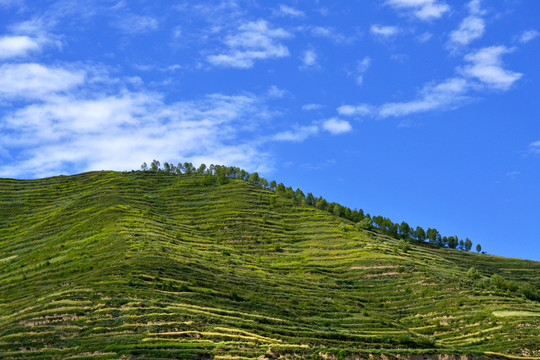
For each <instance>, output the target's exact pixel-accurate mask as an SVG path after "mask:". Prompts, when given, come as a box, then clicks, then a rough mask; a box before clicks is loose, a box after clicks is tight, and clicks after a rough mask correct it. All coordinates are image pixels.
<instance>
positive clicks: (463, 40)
mask: <svg viewBox="0 0 540 360" xmlns="http://www.w3.org/2000/svg"><path fill="white" fill-rule="evenodd" d="M480 5H481V2H480V0H471V1H469V3H468V4H467V8H468V10H469V16H467V17H466V18H465V19H463V21H462V22H461V24H460V25H459V28H457V29H456V30H454V31H452V32H451V33H450V39H449V42H450V44H451V45H452V46H465V45H468V44H470V43H471V42H473V41H474V40H476V39H479V38H481V37H482V36H483V35H484V31H485V29H486V24H485V21H484V19H482V17H481V16H482V15H484V14H485V11H483V10H482V8H481V6H480Z"/></svg>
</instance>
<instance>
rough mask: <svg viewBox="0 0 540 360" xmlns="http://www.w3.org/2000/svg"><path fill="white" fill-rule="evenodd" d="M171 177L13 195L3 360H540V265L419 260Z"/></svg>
mask: <svg viewBox="0 0 540 360" xmlns="http://www.w3.org/2000/svg"><path fill="white" fill-rule="evenodd" d="M273 197H276V195H275V194H274V193H272V192H271V191H269V190H265V189H262V188H260V187H257V186H254V185H252V184H249V183H247V182H243V181H237V180H230V181H229V182H228V183H227V184H225V185H204V184H203V183H202V177H199V176H197V175H191V176H174V175H168V174H164V173H159V174H156V173H150V172H144V173H143V172H135V173H114V172H93V173H85V174H80V175H75V176H70V177H54V178H48V179H42V180H34V181H21V180H8V179H1V180H0V358H6V359H10V358H13V359H26V358H39V359H49V358H68V357H73V358H78V359H82V358H88V359H117V358H121V357H122V356H123V357H125V358H155V359H158V358H235V357H236V358H257V357H259V356H262V355H264V356H265V357H266V358H273V357H278V356H279V355H284V354H289V355H288V356H289V357H294V356H296V357H298V358H307V357H313V358H320V357H322V356H326V354H329V355H332V354H334V355H337V356H338V357H343V356H344V355H346V354H351V353H356V354H365V355H366V356H367V354H379V353H385V354H387V355H391V354H397V353H400V354H408V353H410V354H413V353H426V352H430V353H456V354H459V353H465V354H480V353H483V352H485V351H490V352H495V353H504V354H510V355H515V356H516V355H517V356H524V355H528V356H537V357H538V356H540V349H539V345H538V341H537V340H538V338H539V336H540V303H538V302H533V301H530V300H526V299H524V298H522V297H518V296H516V295H515V294H513V293H504V292H500V291H495V290H493V289H479V288H476V286H475V285H474V284H473V283H471V282H467V281H466V280H465V278H466V277H465V274H466V272H467V270H468V269H469V268H470V267H471V266H474V267H475V268H477V269H478V270H480V272H481V274H482V275H483V276H488V277H489V276H491V275H492V274H493V273H498V274H500V275H502V276H504V277H505V278H506V279H512V280H517V281H527V282H529V283H531V284H533V285H535V286H536V287H539V286H540V263H539V262H533V261H525V260H518V259H510V258H502V257H496V256H490V255H478V254H473V253H465V252H460V251H456V250H450V249H436V248H432V247H430V246H428V245H427V244H426V245H413V246H412V248H411V250H409V251H408V252H407V253H404V252H403V251H401V250H399V249H398V248H397V247H396V243H397V242H396V240H394V239H390V238H388V237H385V236H384V235H381V234H378V233H375V232H364V231H362V232H361V231H358V230H356V229H355V228H354V227H353V226H352V224H348V225H347V231H345V232H343V231H340V230H339V224H340V223H341V222H342V221H343V220H342V219H340V218H336V217H333V216H331V215H329V214H328V213H325V212H322V211H319V210H317V209H314V208H312V207H306V206H297V205H294V204H293V203H292V202H291V201H290V200H287V199H284V198H281V197H276V199H275V200H272V198H273Z"/></svg>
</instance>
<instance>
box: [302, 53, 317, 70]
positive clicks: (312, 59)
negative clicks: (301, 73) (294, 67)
mask: <svg viewBox="0 0 540 360" xmlns="http://www.w3.org/2000/svg"><path fill="white" fill-rule="evenodd" d="M302 64H303V65H302V67H303V68H313V67H317V53H316V52H315V51H313V50H306V51H305V52H304V55H303V56H302Z"/></svg>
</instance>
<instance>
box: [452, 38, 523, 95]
mask: <svg viewBox="0 0 540 360" xmlns="http://www.w3.org/2000/svg"><path fill="white" fill-rule="evenodd" d="M513 51H514V50H513V49H509V48H507V47H505V46H490V47H486V48H482V49H480V50H478V51H476V52H472V53H469V54H467V55H465V61H467V62H469V64H468V65H466V66H463V67H461V68H459V69H458V70H459V71H460V72H461V73H462V74H463V75H464V76H466V77H469V78H476V79H478V80H480V81H481V82H482V83H483V84H484V85H486V86H488V87H489V88H492V89H497V90H508V89H509V88H510V87H511V86H512V85H513V84H514V83H515V82H516V81H518V80H519V79H520V78H521V77H522V76H523V74H520V73H517V72H514V71H510V70H506V69H503V67H502V60H501V57H502V55H504V54H508V53H511V52H513Z"/></svg>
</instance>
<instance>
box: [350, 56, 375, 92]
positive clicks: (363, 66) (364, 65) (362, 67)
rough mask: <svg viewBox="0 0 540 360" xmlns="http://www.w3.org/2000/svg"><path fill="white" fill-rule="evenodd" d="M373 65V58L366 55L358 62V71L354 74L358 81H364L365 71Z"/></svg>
mask: <svg viewBox="0 0 540 360" xmlns="http://www.w3.org/2000/svg"><path fill="white" fill-rule="evenodd" d="M370 65H371V58H370V57H369V56H365V57H364V58H363V59H362V60H359V61H358V62H357V64H356V71H355V72H354V73H353V76H354V77H355V78H356V83H357V84H358V85H362V84H363V83H364V73H365V72H366V71H367V70H368V69H369V66H370Z"/></svg>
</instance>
